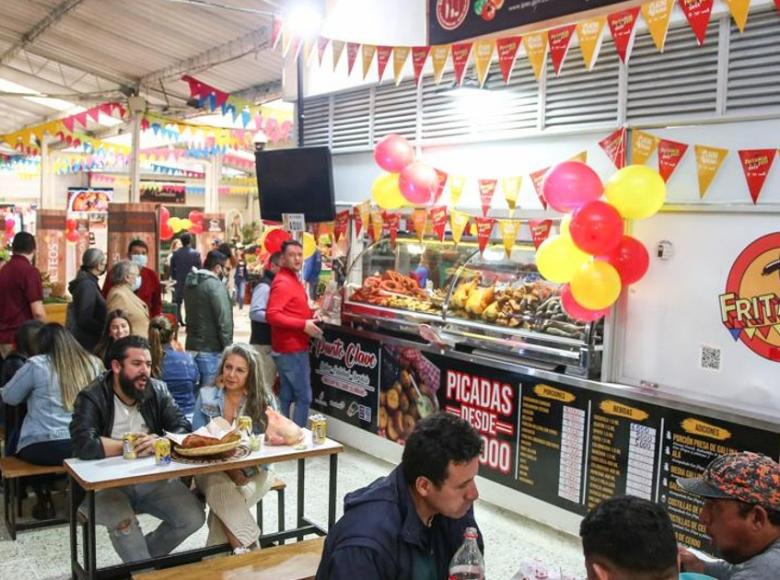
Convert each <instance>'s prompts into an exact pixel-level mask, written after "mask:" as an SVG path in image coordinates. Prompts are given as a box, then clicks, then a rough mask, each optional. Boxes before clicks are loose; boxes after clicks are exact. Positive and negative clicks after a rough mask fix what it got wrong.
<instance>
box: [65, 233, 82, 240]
mask: <svg viewBox="0 0 780 580" xmlns="http://www.w3.org/2000/svg"><path fill="white" fill-rule="evenodd" d="M65 237H66V238H67V239H68V241H69V242H78V241H79V238H80V237H81V236H80V235H79V232H78V231H77V230H69V231H68V233H67V234H65Z"/></svg>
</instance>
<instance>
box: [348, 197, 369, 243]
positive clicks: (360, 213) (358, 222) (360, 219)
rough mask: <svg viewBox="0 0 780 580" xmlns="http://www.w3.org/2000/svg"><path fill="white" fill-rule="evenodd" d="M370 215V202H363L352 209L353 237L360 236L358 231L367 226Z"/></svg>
mask: <svg viewBox="0 0 780 580" xmlns="http://www.w3.org/2000/svg"><path fill="white" fill-rule="evenodd" d="M370 213H371V202H369V201H364V202H363V203H359V204H357V205H356V206H355V207H354V208H352V215H353V218H354V220H355V235H356V236H360V230H361V228H362V227H363V226H364V225H366V226H367V225H368V220H369V216H370Z"/></svg>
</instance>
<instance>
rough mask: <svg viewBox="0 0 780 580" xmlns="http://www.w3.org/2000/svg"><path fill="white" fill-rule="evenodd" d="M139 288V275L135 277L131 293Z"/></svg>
mask: <svg viewBox="0 0 780 580" xmlns="http://www.w3.org/2000/svg"><path fill="white" fill-rule="evenodd" d="M140 287H141V275H140V274H139V275H138V276H136V277H135V280H134V281H133V292H136V291H137V290H138V289H139V288H140Z"/></svg>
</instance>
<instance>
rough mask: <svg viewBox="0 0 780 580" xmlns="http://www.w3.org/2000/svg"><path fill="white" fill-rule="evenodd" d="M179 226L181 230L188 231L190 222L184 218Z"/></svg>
mask: <svg viewBox="0 0 780 580" xmlns="http://www.w3.org/2000/svg"><path fill="white" fill-rule="evenodd" d="M179 223H180V224H181V229H183V230H188V229H190V228H191V227H192V220H190V219H187V218H184V219H183V220H181V221H180V222H179Z"/></svg>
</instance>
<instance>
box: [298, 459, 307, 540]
mask: <svg viewBox="0 0 780 580" xmlns="http://www.w3.org/2000/svg"><path fill="white" fill-rule="evenodd" d="M305 487H306V460H305V459H299V460H298V527H299V528H300V527H303V526H304V525H306V522H305V521H304V517H303V504H304V498H305V495H306V491H305ZM302 540H303V535H300V536H298V541H299V542H300V541H302Z"/></svg>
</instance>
